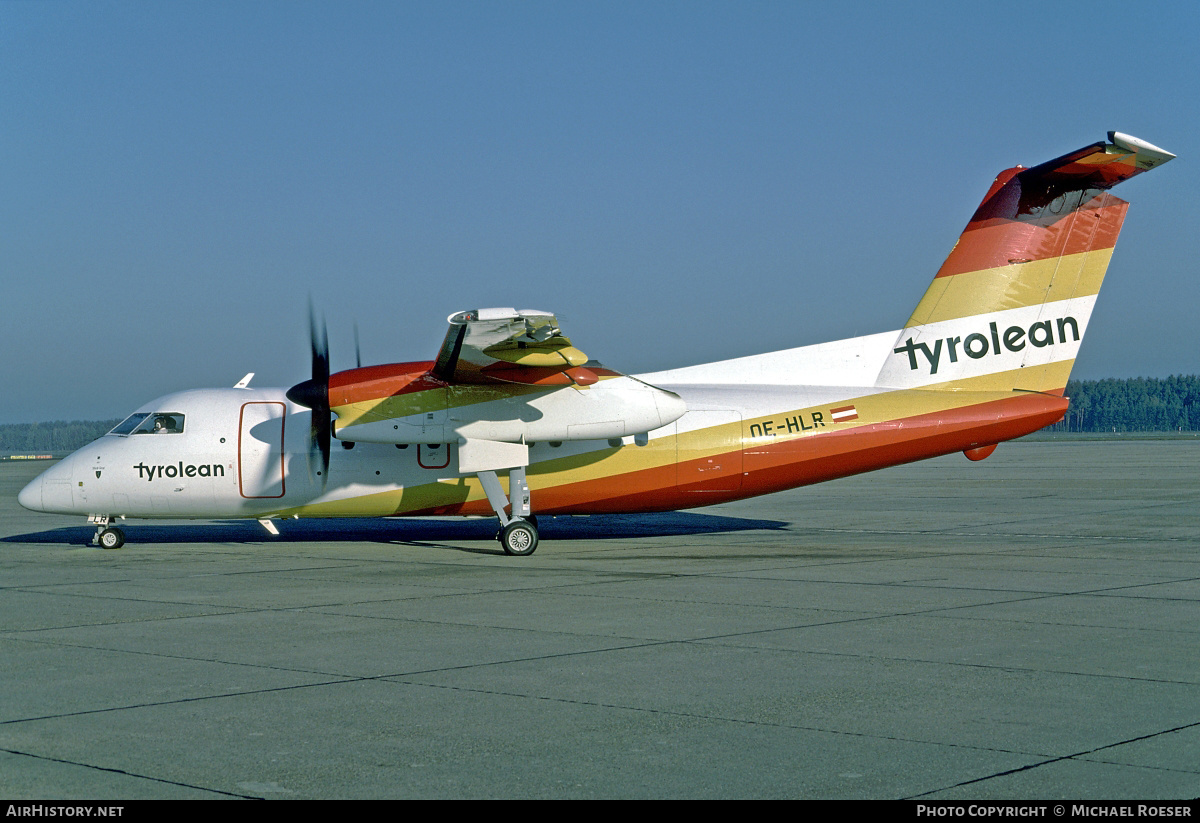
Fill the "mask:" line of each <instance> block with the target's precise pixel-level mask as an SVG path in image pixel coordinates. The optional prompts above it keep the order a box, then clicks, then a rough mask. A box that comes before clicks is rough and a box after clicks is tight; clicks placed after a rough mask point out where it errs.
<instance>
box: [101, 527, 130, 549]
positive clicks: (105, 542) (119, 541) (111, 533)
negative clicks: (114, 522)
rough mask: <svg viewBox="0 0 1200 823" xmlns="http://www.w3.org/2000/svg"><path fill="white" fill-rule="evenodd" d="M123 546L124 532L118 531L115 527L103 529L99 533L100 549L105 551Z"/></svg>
mask: <svg viewBox="0 0 1200 823" xmlns="http://www.w3.org/2000/svg"><path fill="white" fill-rule="evenodd" d="M124 545H125V532H123V531H121V530H120V529H118V528H117V527H116V526H112V527H110V528H107V529H105V530H104V531H102V532H100V547H101V548H105V549H119V548H121V547H122V546H124Z"/></svg>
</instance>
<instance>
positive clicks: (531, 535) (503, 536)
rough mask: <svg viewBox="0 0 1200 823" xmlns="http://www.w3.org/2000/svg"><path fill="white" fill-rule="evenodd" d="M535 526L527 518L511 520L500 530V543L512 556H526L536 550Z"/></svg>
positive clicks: (536, 535)
mask: <svg viewBox="0 0 1200 823" xmlns="http://www.w3.org/2000/svg"><path fill="white" fill-rule="evenodd" d="M537 544H538V533H537V526H535V525H534V524H533V523H530V522H529V521H528V520H513V521H511V522H510V523H509V524H508V525H507V526H505V527H504V528H503V529H501V530H500V545H501V546H503V547H504V553H505V554H510V555H512V556H513V557H528V556H529V555H531V554H533V553H534V551H536V550H537Z"/></svg>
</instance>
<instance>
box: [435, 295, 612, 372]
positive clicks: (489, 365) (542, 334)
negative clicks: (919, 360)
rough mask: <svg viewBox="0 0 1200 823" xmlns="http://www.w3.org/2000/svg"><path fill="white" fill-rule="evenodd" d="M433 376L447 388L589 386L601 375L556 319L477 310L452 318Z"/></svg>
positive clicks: (537, 313)
mask: <svg viewBox="0 0 1200 823" xmlns="http://www.w3.org/2000/svg"><path fill="white" fill-rule="evenodd" d="M447 320H448V321H449V323H450V328H449V329H448V330H447V332H446V339H445V340H444V341H443V342H442V348H441V351H439V352H438V356H437V360H436V362H435V363H434V367H433V375H434V376H435V377H437V378H438V379H440V380H444V381H446V382H447V383H474V384H488V383H520V384H526V385H538V386H568V385H572V384H574V385H578V386H588V385H591V384H592V383H595V382H596V380H597V379H598V378H597V375H596V374H595V372H593V371H592V370H591V369H589V368H585V364H586V363H588V357H587V355H586V354H584V353H583V352H581V351H580V350H579V349H577V348H575V347H574V346H573V345H571V340H570V338H568V337H565V336H564V335H563V333H562V330H561V329H560V328H559V327H558V320H557V319H556V318H555V316H554V315H553V314H550V313H548V312H543V311H536V310H534V309H521V310H519V311H518V310H517V309H505V308H502V309H471V310H470V311H461V312H458V313H456V314H452V315H450V317H449V318H447Z"/></svg>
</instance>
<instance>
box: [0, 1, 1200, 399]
mask: <svg viewBox="0 0 1200 823" xmlns="http://www.w3.org/2000/svg"><path fill="white" fill-rule="evenodd" d="M976 5H979V6H980V7H978V8H976V7H975V6H976ZM1198 24H1200V6H1197V5H1196V4H1194V3H1183V2H1180V3H1150V4H1141V5H1135V6H1130V5H1129V4H1127V3H1105V2H1090V3H1044V2H1038V3H1003V4H987V5H986V6H984V4H960V3H913V4H882V3H840V4H826V3H808V2H789V3H769V2H763V3H703V2H685V3H646V2H642V3H628V4H627V3H619V2H603V3H601V2H596V3H588V2H555V3H533V2H528V3H518V2H486V3H485V2H473V3H454V2H438V3H432V2H429V3H400V2H388V3H372V2H358V3H324V2H286V3H285V2H266V1H264V2H255V3H240V2H239V3H221V2H204V3H191V4H188V3H155V2H72V1H71V0H59V1H58V2H13V1H12V0H7V1H6V2H0V103H2V106H0V112H2V114H0V311H2V312H3V317H4V321H3V323H2V324H0V351H3V353H4V357H3V359H2V361H0V363H2V364H0V385H2V386H3V390H2V392H0V423H13V422H26V421H36V420H53V419H64V418H65V419H79V418H82V419H99V418H106V417H120V416H124V415H125V414H127V413H128V412H129V411H131V410H132V409H133V408H135V407H137V406H138V405H140V404H142V403H144V402H146V401H148V400H150V399H152V398H154V397H157V396H159V395H162V394H166V393H168V392H171V391H175V390H178V389H181V388H189V387H197V386H229V385H232V384H233V383H234V382H235V381H237V380H238V379H239V378H240V377H241V376H242V375H243V374H245V373H246V372H249V371H254V372H257V374H258V376H257V377H256V378H255V381H254V384H255V385H291V384H293V383H295V382H298V381H300V380H302V379H304V378H305V377H307V376H308V375H307V371H308V342H307V334H308V332H307V308H306V306H307V301H308V298H309V295H312V298H313V300H314V301H315V303H316V304H317V305H318V306H319V307H320V308H321V310H322V311H323V312H324V314H325V316H326V318H327V320H328V323H329V334H330V343H331V347H332V352H333V367H334V368H335V369H338V368H347V367H349V366H352V365H353V359H354V353H353V352H354V348H353V347H354V343H353V324H354V323H355V322H357V323H358V326H359V329H360V335H361V338H362V351H363V358H364V362H367V363H374V362H395V361H403V360H420V359H427V358H432V357H433V356H434V354H435V353H436V350H437V347H438V345H439V344H440V342H441V339H442V336H443V334H444V331H445V318H446V316H447V315H449V314H451V313H453V312H455V311H458V310H461V309H468V308H475V307H479V306H516V307H518V308H539V309H544V310H548V311H553V312H556V313H557V314H558V316H559V320H560V322H561V323H562V325H563V328H564V330H565V331H566V332H567V333H568V334H569V335H570V336H571V337H572V338H573V340H574V341H575V343H576V344H577V345H578V346H579V347H580V348H581V349H583V350H584V351H585V352H587V353H588V354H589V355H591V356H592V357H595V358H597V359H599V360H601V361H603V362H604V363H605V364H606V365H610V366H612V367H613V368H617V369H620V370H622V371H627V372H640V371H651V370H655V369H661V368H667V367H671V366H682V365H688V364H691V363H696V362H703V361H707V360H715V359H722V358H726V357H734V356H740V355H745V354H752V353H756V352H761V351H770V350H774V349H780V348H787V347H791V346H795V345H801V344H806V343H814V342H820V341H822V340H829V339H837V338H842V337H849V336H854V335H859V334H867V333H871V332H876V331H883V330H886V329H893V328H898V327H899V326H900V325H901V324H902V323H903V321H904V320H905V319H906V318H907V317H908V315H909V313H910V312H911V310H912V308H913V307H914V306H915V304H916V301H917V299H918V298H919V297H920V295H921V294H922V293H923V291H924V290H925V288H926V286H927V285H928V283H929V280H930V278H931V277H932V276H933V273H934V272H935V271H936V270H937V268H938V266H939V265H940V264H941V261H942V260H943V259H944V258H945V256H946V254H947V252H948V251H949V250H950V248H951V246H952V245H953V243H954V241H955V239H956V238H957V236H958V234H959V232H960V231H961V230H962V228H963V226H964V225H965V223H966V220H967V218H968V217H969V215H970V213H971V211H972V210H973V209H974V207H975V206H976V205H977V203H978V202H979V199H980V198H981V197H982V195H983V193H984V192H985V191H986V189H987V186H988V184H989V183H990V181H991V179H992V178H993V177H994V176H995V174H996V172H998V171H1000V170H1001V169H1003V168H1006V167H1009V166H1012V165H1016V164H1018V163H1021V164H1024V165H1033V164H1036V163H1039V162H1042V161H1044V160H1048V159H1050V158H1052V157H1055V156H1057V155H1059V154H1062V153H1065V152H1067V151H1070V150H1072V149H1075V148H1078V147H1080V146H1083V145H1085V144H1087V143H1091V142H1095V141H1097V140H1100V139H1103V137H1104V135H1105V132H1107V131H1108V130H1110V129H1116V130H1118V131H1123V132H1127V133H1130V134H1133V135H1136V136H1138V137H1141V138H1143V139H1146V140H1148V141H1150V142H1152V143H1155V144H1157V145H1160V146H1162V147H1163V148H1165V149H1167V150H1169V151H1172V152H1175V153H1176V154H1178V155H1179V159H1177V160H1175V161H1173V162H1171V163H1170V164H1169V165H1167V166H1165V167H1164V168H1162V169H1160V170H1156V171H1154V172H1153V173H1150V174H1146V175H1142V176H1140V177H1138V178H1136V179H1134V180H1132V181H1130V182H1128V183H1125V184H1123V185H1122V186H1121V187H1120V188H1119V189H1118V190H1117V193H1118V194H1119V195H1120V196H1122V197H1124V198H1125V199H1127V200H1129V201H1130V202H1131V204H1132V205H1131V208H1130V212H1129V216H1128V218H1127V220H1126V222H1125V227H1124V230H1123V234H1122V238H1121V242H1120V243H1119V244H1118V246H1117V251H1116V254H1115V256H1114V259H1113V263H1112V266H1111V268H1110V270H1109V277H1108V280H1107V281H1106V283H1105V287H1104V290H1103V291H1102V292H1101V294H1100V300H1099V303H1098V305H1097V308H1096V311H1095V313H1094V314H1093V318H1092V325H1091V328H1090V329H1089V334H1088V337H1087V340H1086V341H1085V342H1084V346H1083V351H1082V353H1081V356H1080V358H1079V361H1078V363H1077V367H1076V372H1075V376H1077V377H1084V378H1098V377H1110V376H1111V377H1131V376H1139V375H1146V376H1159V377H1161V376H1166V375H1168V374H1178V373H1189V374H1190V373H1197V372H1200V345H1197V342H1196V337H1197V334H1196V333H1197V329H1198V326H1200V324H1198V323H1197V321H1196V316H1195V315H1196V306H1197V305H1200V283H1198V280H1200V278H1197V277H1196V274H1195V261H1196V259H1197V253H1198V251H1200V249H1198V248H1197V246H1198V240H1197V232H1196V231H1195V227H1196V226H1197V225H1200V221H1198V219H1197V218H1198V216H1200V214H1198V212H1200V203H1198V200H1200V198H1197V197H1196V194H1195V191H1196V185H1195V184H1196V167H1197V165H1196V158H1198V157H1200V145H1198V143H1200V122H1198V121H1200V107H1197V106H1196V100H1197V98H1198V96H1200V58H1198V57H1197V52H1198V50H1197V49H1196V46H1195V44H1196V43H1197V42H1200V25H1198Z"/></svg>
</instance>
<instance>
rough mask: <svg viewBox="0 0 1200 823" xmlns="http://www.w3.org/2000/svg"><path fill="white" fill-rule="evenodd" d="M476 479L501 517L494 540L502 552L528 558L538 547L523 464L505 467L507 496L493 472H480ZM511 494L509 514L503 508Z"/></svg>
mask: <svg viewBox="0 0 1200 823" xmlns="http://www.w3.org/2000/svg"><path fill="white" fill-rule="evenodd" d="M478 476H479V482H480V483H482V484H483V491H484V493H485V494H486V495H487V499H488V502H489V503H491V504H492V511H494V512H495V513H496V517H497V518H498V519H499V520H500V533H499V534H497V535H496V539H497V540H499V541H500V545H501V546H503V547H504V553H505V554H510V555H513V556H514V557H528V556H529V555H531V554H533V553H534V552H535V551H536V550H537V544H538V530H537V518H536V517H534V516H533V515H532V514H530V513H529V484H528V483H526V482H525V467H524V466H518V467H517V468H513V469H509V470H508V489H509V495H505V494H504V489H503V487H501V485H500V480H499V478H497V477H496V473H495V472H494V471H481V472H479V475H478ZM509 496H511V497H512V516H509V514H508V513H507V512H506V511H505V509H507V508H508V507H509V499H508V498H509Z"/></svg>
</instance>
